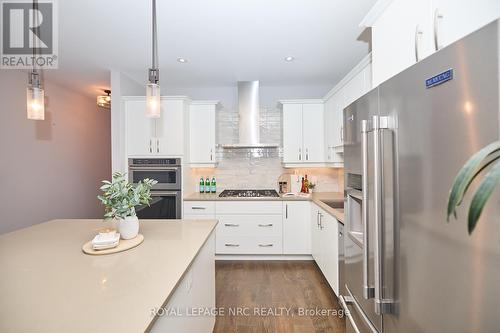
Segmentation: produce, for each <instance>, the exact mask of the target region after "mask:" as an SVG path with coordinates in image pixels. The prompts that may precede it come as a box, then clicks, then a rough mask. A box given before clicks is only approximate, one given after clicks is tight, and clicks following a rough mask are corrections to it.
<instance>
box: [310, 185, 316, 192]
mask: <svg viewBox="0 0 500 333" xmlns="http://www.w3.org/2000/svg"><path fill="white" fill-rule="evenodd" d="M315 188H316V184H314V183H309V193H313V192H314V189H315Z"/></svg>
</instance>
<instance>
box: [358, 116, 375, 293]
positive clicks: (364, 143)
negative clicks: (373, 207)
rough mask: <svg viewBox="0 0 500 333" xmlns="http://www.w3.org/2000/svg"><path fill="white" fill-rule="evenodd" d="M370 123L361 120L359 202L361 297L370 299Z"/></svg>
mask: <svg viewBox="0 0 500 333" xmlns="http://www.w3.org/2000/svg"><path fill="white" fill-rule="evenodd" d="M369 125H370V124H369V123H368V121H367V120H363V121H361V152H362V160H363V175H362V182H363V184H362V187H363V191H362V199H363V200H362V202H361V208H362V211H361V220H362V223H363V298H365V299H370V298H373V296H374V288H373V287H372V286H369V282H368V277H369V275H370V270H369V267H368V256H369V250H370V241H369V240H370V237H368V232H369V227H368V132H370V130H371V129H370V126H369Z"/></svg>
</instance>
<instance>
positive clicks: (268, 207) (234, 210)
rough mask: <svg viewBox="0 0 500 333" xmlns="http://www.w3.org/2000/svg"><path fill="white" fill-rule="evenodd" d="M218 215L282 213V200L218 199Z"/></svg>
mask: <svg viewBox="0 0 500 333" xmlns="http://www.w3.org/2000/svg"><path fill="white" fill-rule="evenodd" d="M216 207H217V215H247V214H248V215H281V214H282V212H281V211H282V207H283V204H282V202H281V201H217V202H216Z"/></svg>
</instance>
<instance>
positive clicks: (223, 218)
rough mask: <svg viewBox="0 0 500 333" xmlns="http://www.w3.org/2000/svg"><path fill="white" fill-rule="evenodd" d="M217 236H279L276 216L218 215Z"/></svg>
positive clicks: (281, 224)
mask: <svg viewBox="0 0 500 333" xmlns="http://www.w3.org/2000/svg"><path fill="white" fill-rule="evenodd" d="M218 220H219V224H218V225H217V236H230V235H232V236H281V234H282V227H283V221H282V220H281V216H278V215H265V216H264V215H220V216H218Z"/></svg>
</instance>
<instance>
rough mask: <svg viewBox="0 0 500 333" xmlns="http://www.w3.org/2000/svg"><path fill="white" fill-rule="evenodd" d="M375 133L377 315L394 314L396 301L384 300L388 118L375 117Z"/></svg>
mask: <svg viewBox="0 0 500 333" xmlns="http://www.w3.org/2000/svg"><path fill="white" fill-rule="evenodd" d="M372 126H373V131H374V134H375V137H374V140H373V152H374V175H375V178H374V182H373V183H374V202H375V205H374V206H375V214H374V217H375V220H374V222H375V223H374V224H375V228H374V229H375V246H374V259H375V260H374V261H375V313H377V314H379V315H380V314H384V313H392V312H393V304H394V301H393V300H391V299H385V298H384V291H383V288H384V273H385V267H384V266H385V264H384V258H383V257H382V255H383V253H382V251H383V246H384V241H383V239H382V238H383V230H384V229H383V226H382V221H383V218H384V203H383V199H382V198H383V194H384V193H383V188H382V177H383V171H382V169H383V164H382V163H383V161H382V144H383V143H382V135H381V130H382V129H387V128H388V126H387V117H378V116H374V117H373V122H372Z"/></svg>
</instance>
